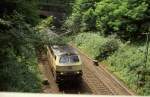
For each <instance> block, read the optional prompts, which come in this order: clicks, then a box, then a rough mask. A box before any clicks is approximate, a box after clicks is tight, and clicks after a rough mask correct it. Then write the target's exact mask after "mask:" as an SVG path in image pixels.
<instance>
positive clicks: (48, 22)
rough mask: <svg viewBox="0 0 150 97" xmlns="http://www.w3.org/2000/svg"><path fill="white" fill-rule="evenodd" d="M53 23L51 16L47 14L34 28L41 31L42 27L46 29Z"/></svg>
mask: <svg viewBox="0 0 150 97" xmlns="http://www.w3.org/2000/svg"><path fill="white" fill-rule="evenodd" d="M52 24H53V17H52V16H49V17H47V18H46V19H43V20H41V22H39V24H38V25H37V26H36V28H35V29H36V30H37V31H39V32H41V31H43V30H44V29H48V28H50V27H52Z"/></svg>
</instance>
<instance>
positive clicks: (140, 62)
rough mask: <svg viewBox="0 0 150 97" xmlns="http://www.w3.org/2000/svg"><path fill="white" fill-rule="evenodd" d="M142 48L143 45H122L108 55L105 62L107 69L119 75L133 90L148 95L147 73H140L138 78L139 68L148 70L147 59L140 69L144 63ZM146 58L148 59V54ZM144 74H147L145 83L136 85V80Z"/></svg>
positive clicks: (143, 47) (149, 63)
mask: <svg viewBox="0 0 150 97" xmlns="http://www.w3.org/2000/svg"><path fill="white" fill-rule="evenodd" d="M144 50H145V46H131V45H130V46H129V45H123V46H122V47H121V48H119V50H118V51H117V52H115V53H114V54H113V55H112V56H109V58H108V59H107V63H108V65H109V69H110V70H111V71H112V72H113V73H115V74H116V75H117V76H119V78H120V79H121V80H123V81H124V82H125V83H126V84H128V86H129V87H131V88H132V89H133V90H137V92H138V93H139V94H141V95H149V89H148V88H150V84H149V80H150V78H149V77H148V76H149V75H148V73H147V74H144V73H140V74H139V78H138V72H139V70H142V72H143V71H144V72H146V71H149V70H150V68H149V67H150V61H148V64H147V68H146V69H142V68H143V66H144V65H145V64H144V59H145V55H144V52H143V51H144ZM148 59H150V57H149V56H148ZM144 76H147V77H146V81H145V85H143V86H137V83H138V81H139V80H141V79H142V78H143V77H144ZM137 88H139V89H137Z"/></svg>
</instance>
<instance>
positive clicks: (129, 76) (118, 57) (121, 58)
mask: <svg viewBox="0 0 150 97" xmlns="http://www.w3.org/2000/svg"><path fill="white" fill-rule="evenodd" d="M74 37H75V38H74V39H73V43H74V44H75V45H76V46H77V47H78V48H80V49H81V50H83V51H84V52H86V53H87V55H89V56H90V57H92V58H96V57H97V56H99V55H100V54H101V52H103V51H102V50H105V49H102V47H105V46H104V45H105V44H106V43H108V42H110V41H112V40H113V41H114V40H117V42H118V49H117V50H116V51H115V52H112V53H111V54H109V55H108V56H107V57H106V58H105V60H103V62H105V63H106V64H107V66H108V69H109V70H110V71H111V72H113V73H114V74H115V75H116V76H117V77H118V78H120V79H121V80H122V81H123V82H124V83H125V84H127V85H128V86H129V87H130V88H132V89H133V90H135V91H136V92H137V93H138V94H139V95H150V91H149V90H150V75H149V71H150V54H149V55H148V63H147V68H146V70H145V69H144V72H147V71H148V72H147V74H140V76H139V77H138V74H137V73H138V71H139V70H143V69H142V67H143V66H144V59H145V55H144V51H145V45H141V44H136V45H135V44H134V45H132V44H130V43H129V42H126V43H122V42H121V41H120V40H119V39H116V38H115V37H103V36H99V35H98V34H95V33H80V34H78V35H76V36H74ZM113 45H114V43H113ZM143 75H146V81H145V85H143V86H137V82H138V81H139V80H140V79H142V78H143Z"/></svg>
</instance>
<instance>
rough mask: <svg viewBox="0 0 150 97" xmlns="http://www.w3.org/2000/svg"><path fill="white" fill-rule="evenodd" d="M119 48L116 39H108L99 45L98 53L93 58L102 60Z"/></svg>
mask: <svg viewBox="0 0 150 97" xmlns="http://www.w3.org/2000/svg"><path fill="white" fill-rule="evenodd" d="M118 48H119V41H118V40H117V39H114V38H112V39H108V40H107V41H106V42H105V43H104V44H103V45H102V46H100V47H99V51H100V53H99V55H98V56H96V57H95V59H97V60H99V61H102V60H104V59H106V58H107V57H108V56H110V55H111V54H113V53H114V52H115V51H117V50H118Z"/></svg>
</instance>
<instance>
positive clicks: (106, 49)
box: [73, 33, 121, 60]
mask: <svg viewBox="0 0 150 97" xmlns="http://www.w3.org/2000/svg"><path fill="white" fill-rule="evenodd" d="M73 41H74V43H75V44H76V45H77V46H78V47H79V48H81V49H83V50H84V51H86V53H87V54H89V55H90V56H91V57H92V58H94V59H97V60H103V59H105V58H107V57H108V56H110V55H111V54H112V53H114V52H115V51H116V50H117V49H118V48H119V46H120V45H121V43H120V42H119V40H117V39H115V38H114V37H113V36H111V37H108V38H104V37H102V36H98V34H93V33H81V34H79V35H77V36H76V37H75V39H74V40H73Z"/></svg>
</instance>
